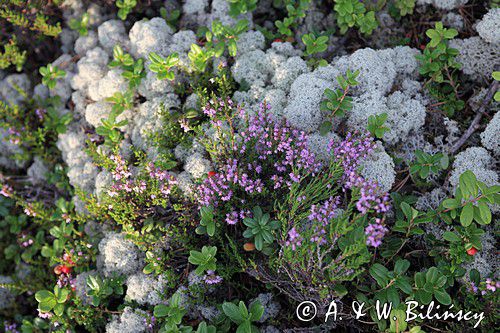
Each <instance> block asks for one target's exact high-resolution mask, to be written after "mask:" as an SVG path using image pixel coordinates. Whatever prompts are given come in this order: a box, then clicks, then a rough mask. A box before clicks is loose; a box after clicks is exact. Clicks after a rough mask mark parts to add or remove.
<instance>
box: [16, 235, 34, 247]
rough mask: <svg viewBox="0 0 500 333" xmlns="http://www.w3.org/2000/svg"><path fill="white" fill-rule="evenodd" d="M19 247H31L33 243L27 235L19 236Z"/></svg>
mask: <svg viewBox="0 0 500 333" xmlns="http://www.w3.org/2000/svg"><path fill="white" fill-rule="evenodd" d="M19 242H20V244H21V247H28V246H30V245H33V243H34V241H33V239H31V238H28V235H26V234H21V239H20V240H19Z"/></svg>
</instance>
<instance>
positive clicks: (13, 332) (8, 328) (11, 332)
mask: <svg viewBox="0 0 500 333" xmlns="http://www.w3.org/2000/svg"><path fill="white" fill-rule="evenodd" d="M3 328H4V331H5V333H19V331H18V330H17V324H16V323H12V324H9V322H8V321H4V323H3Z"/></svg>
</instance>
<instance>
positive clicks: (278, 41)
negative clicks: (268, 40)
mask: <svg viewBox="0 0 500 333" xmlns="http://www.w3.org/2000/svg"><path fill="white" fill-rule="evenodd" d="M274 41H275V42H277V43H282V42H283V40H282V39H280V38H276V39H275V40H274Z"/></svg>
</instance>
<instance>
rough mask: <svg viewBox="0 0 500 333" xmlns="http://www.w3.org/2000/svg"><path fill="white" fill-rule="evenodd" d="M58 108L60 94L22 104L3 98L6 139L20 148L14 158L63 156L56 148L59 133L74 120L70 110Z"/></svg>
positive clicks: (0, 107) (1, 111)
mask: <svg viewBox="0 0 500 333" xmlns="http://www.w3.org/2000/svg"><path fill="white" fill-rule="evenodd" d="M20 93H22V94H25V92H23V91H20ZM59 107H60V100H59V97H58V96H55V97H52V98H47V99H44V100H35V99H28V100H27V101H25V102H23V103H21V104H19V105H18V104H12V105H11V104H7V103H4V102H2V101H0V121H1V123H0V127H1V128H3V129H4V130H5V131H6V132H7V135H6V136H5V138H4V140H7V141H9V142H10V143H11V144H14V145H16V146H17V147H19V151H18V152H17V153H16V154H15V156H14V159H15V160H17V161H20V162H21V161H26V160H29V159H30V158H31V157H32V156H33V155H38V156H41V157H42V158H43V159H44V160H47V161H51V162H55V161H57V158H58V157H59V156H60V153H59V151H58V150H57V148H56V147H55V143H56V141H57V136H58V134H60V133H64V132H65V131H66V126H67V125H68V124H69V123H70V121H71V119H72V115H71V113H64V114H60V112H59V111H58V110H59Z"/></svg>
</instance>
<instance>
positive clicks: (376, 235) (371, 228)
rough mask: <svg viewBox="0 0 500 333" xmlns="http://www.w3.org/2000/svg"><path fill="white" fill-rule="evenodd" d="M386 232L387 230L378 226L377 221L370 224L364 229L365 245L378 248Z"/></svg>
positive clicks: (380, 225)
mask: <svg viewBox="0 0 500 333" xmlns="http://www.w3.org/2000/svg"><path fill="white" fill-rule="evenodd" d="M387 231H388V230H387V228H386V227H384V226H383V225H382V224H380V221H379V220H378V219H377V220H376V222H375V223H371V224H369V225H368V226H367V227H366V228H365V235H366V236H367V238H366V244H367V245H368V246H373V247H379V246H380V245H381V244H382V239H383V238H384V236H385V233H386V232H387Z"/></svg>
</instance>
